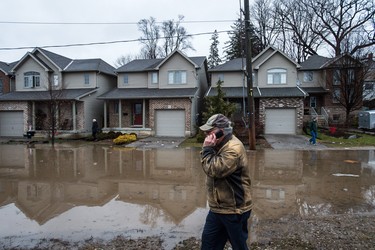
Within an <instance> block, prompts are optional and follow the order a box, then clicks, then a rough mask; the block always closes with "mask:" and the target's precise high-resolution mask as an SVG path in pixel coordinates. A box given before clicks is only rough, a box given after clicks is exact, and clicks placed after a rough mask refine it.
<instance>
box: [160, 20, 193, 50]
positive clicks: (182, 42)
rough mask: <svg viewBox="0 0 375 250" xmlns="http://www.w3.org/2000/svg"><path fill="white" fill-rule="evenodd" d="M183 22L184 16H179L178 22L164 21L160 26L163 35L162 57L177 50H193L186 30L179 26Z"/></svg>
mask: <svg viewBox="0 0 375 250" xmlns="http://www.w3.org/2000/svg"><path fill="white" fill-rule="evenodd" d="M183 20H184V16H182V15H179V16H178V20H177V21H174V20H168V21H164V22H163V23H162V26H161V30H162V32H163V35H164V37H163V38H164V44H163V46H162V51H163V55H162V56H163V57H164V56H167V55H168V54H170V53H171V52H172V51H173V50H175V49H179V50H181V51H184V50H188V49H191V50H194V48H193V46H192V44H191V42H190V39H191V38H192V36H190V35H189V34H188V32H187V30H186V29H185V28H184V27H182V26H181V22H182V21H183Z"/></svg>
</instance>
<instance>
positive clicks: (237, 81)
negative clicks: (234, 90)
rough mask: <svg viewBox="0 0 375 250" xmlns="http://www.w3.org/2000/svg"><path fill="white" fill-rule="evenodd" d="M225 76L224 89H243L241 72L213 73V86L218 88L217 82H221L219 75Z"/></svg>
mask: <svg viewBox="0 0 375 250" xmlns="http://www.w3.org/2000/svg"><path fill="white" fill-rule="evenodd" d="M220 74H222V75H223V76H224V82H223V84H222V85H221V86H222V87H242V86H243V82H244V79H243V75H242V74H241V72H239V71H237V72H223V73H213V74H212V78H211V79H212V80H211V82H212V86H213V87H216V84H217V82H218V81H219V75H220Z"/></svg>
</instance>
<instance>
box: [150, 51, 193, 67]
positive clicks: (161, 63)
mask: <svg viewBox="0 0 375 250" xmlns="http://www.w3.org/2000/svg"><path fill="white" fill-rule="evenodd" d="M177 53H178V54H180V55H181V56H182V57H183V58H185V59H186V60H187V61H188V62H190V63H191V64H193V65H194V68H198V65H196V64H195V63H194V62H193V61H192V60H191V59H190V58H189V57H187V56H186V55H185V54H184V53H182V52H181V51H180V50H178V49H175V50H174V51H172V53H170V54H169V55H168V56H167V57H165V58H164V59H163V60H162V61H161V62H160V63H159V65H157V66H156V69H159V68H160V67H161V66H162V65H163V64H164V63H165V62H166V61H168V60H169V59H170V58H171V57H172V56H174V55H175V54H177Z"/></svg>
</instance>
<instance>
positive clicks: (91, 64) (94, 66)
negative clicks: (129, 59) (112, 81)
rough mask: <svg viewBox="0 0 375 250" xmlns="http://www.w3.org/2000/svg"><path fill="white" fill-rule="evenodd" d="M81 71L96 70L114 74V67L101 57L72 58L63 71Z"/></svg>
mask: <svg viewBox="0 0 375 250" xmlns="http://www.w3.org/2000/svg"><path fill="white" fill-rule="evenodd" d="M82 71H96V72H102V73H105V74H109V75H116V74H115V68H114V67H112V66H111V65H109V64H108V63H106V62H105V61H103V60H102V59H79V60H73V61H72V62H71V63H70V64H69V65H68V66H67V67H66V68H64V72H82Z"/></svg>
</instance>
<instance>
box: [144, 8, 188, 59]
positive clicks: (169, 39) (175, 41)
mask: <svg viewBox="0 0 375 250" xmlns="http://www.w3.org/2000/svg"><path fill="white" fill-rule="evenodd" d="M183 19H184V16H182V15H179V16H178V21H174V20H168V21H164V22H163V23H162V25H161V26H160V25H158V24H157V22H156V19H155V18H154V17H150V18H149V19H142V20H141V21H139V22H138V29H139V30H140V31H141V32H142V36H141V38H140V42H141V43H142V44H143V45H144V46H143V48H142V51H141V57H142V58H144V59H155V58H158V57H165V56H167V55H168V54H170V53H171V52H172V51H173V50H175V49H179V50H181V51H184V50H188V49H191V50H194V48H193V46H192V44H191V43H190V39H191V38H192V37H191V35H189V34H188V32H187V30H186V29H185V28H184V27H183V26H181V22H182V21H183ZM161 32H162V33H163V37H162V36H161ZM161 40H162V41H164V44H163V45H162V46H160V45H159V42H160V41H161Z"/></svg>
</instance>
